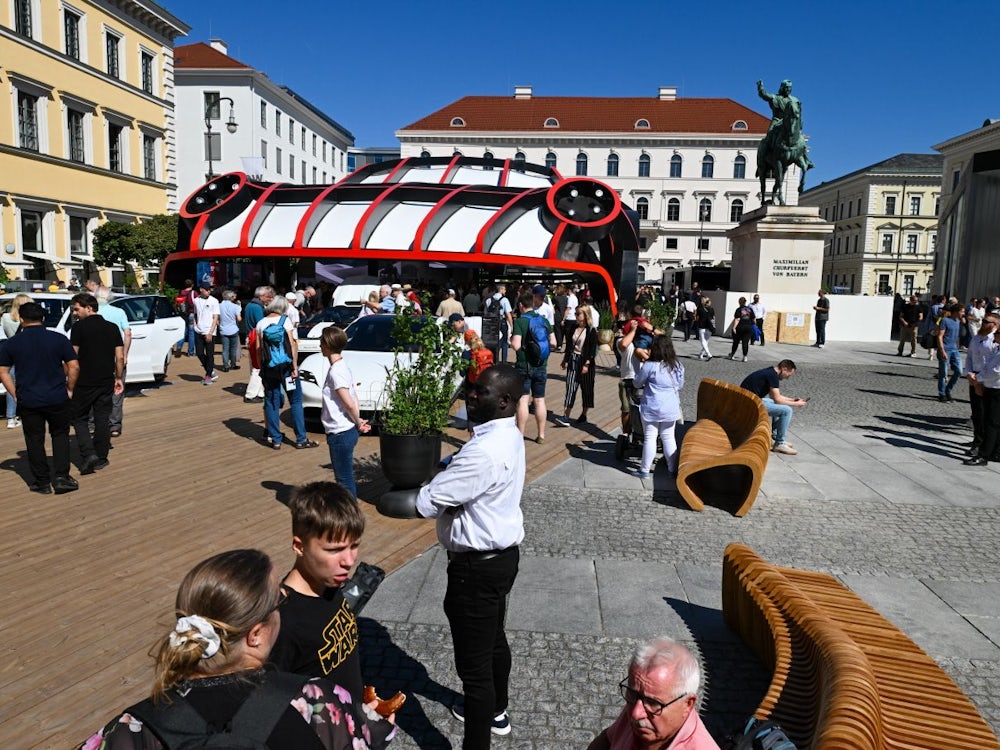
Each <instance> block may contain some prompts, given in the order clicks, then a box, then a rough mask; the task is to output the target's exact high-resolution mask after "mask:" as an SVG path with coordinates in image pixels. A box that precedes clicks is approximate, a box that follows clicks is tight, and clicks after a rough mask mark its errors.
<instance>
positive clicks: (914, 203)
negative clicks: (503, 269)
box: [910, 195, 920, 216]
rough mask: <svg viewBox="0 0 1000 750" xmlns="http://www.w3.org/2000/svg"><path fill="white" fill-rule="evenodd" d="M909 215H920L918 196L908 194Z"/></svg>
mask: <svg viewBox="0 0 1000 750" xmlns="http://www.w3.org/2000/svg"><path fill="white" fill-rule="evenodd" d="M910 216H920V196H919V195H911V196H910Z"/></svg>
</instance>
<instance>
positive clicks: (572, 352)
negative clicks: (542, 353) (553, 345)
mask: <svg viewBox="0 0 1000 750" xmlns="http://www.w3.org/2000/svg"><path fill="white" fill-rule="evenodd" d="M596 358H597V330H596V329H595V328H594V325H593V320H592V319H591V314H590V308H589V307H588V306H587V305H581V306H580V307H578V308H577V309H576V328H574V329H573V333H572V335H571V336H569V337H568V341H567V343H566V353H565V354H564V355H563V361H562V364H561V365H560V367H562V369H564V370H565V371H566V399H565V401H564V402H563V406H564V407H565V411H564V412H563V416H562V417H560V418H559V421H560V422H561V423H562V424H564V425H568V424H569V421H570V420H569V415H570V412H572V411H573V404H574V403H576V392H577V389H579V390H582V391H583V412H581V414H580V416H579V418H578V419H577V420H576V421H577V423H578V424H586V423H587V411H588V410H589V409H592V408H593V407H594V376H595V375H596V372H595V370H596V369H597V367H596V365H595V359H596Z"/></svg>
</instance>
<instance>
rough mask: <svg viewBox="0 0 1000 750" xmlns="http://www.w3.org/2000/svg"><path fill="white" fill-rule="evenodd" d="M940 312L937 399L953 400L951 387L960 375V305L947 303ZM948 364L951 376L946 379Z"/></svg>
mask: <svg viewBox="0 0 1000 750" xmlns="http://www.w3.org/2000/svg"><path fill="white" fill-rule="evenodd" d="M942 314H943V316H944V317H942V318H941V322H940V323H938V328H937V350H938V401H953V400H954V399H953V398H952V397H951V389H952V388H954V387H955V383H957V382H958V379H959V378H960V377H962V357H961V355H960V354H959V351H958V337H959V332H960V326H959V322H958V321H959V318H961V317H962V306H961V305H959V304H952V305H948V306H947V307H945V308H944V309H943V310H942ZM949 366H950V367H951V377H950V378H948V379H947V380H946V379H945V378H946V376H947V374H948V367H949Z"/></svg>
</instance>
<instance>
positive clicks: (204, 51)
mask: <svg viewBox="0 0 1000 750" xmlns="http://www.w3.org/2000/svg"><path fill="white" fill-rule="evenodd" d="M174 67H175V68H193V69H197V70H204V69H206V68H244V69H247V70H252V68H251V67H250V66H249V65H247V64H246V63H241V62H240V61H239V60H237V59H236V58H234V57H230V56H229V55H224V54H222V53H221V52H219V51H218V50H217V49H212V47H211V46H210V45H208V44H205V43H204V42H195V43H194V44H184V45H181V46H180V47H174Z"/></svg>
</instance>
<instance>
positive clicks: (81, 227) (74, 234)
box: [69, 216, 90, 255]
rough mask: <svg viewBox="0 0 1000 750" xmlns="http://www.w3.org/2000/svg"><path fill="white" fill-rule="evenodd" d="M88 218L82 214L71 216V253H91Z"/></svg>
mask: <svg viewBox="0 0 1000 750" xmlns="http://www.w3.org/2000/svg"><path fill="white" fill-rule="evenodd" d="M89 234H90V233H89V232H88V231H87V220H86V219H85V218H83V217H82V216H70V217H69V252H70V255H90V253H89V252H88V245H89V243H88V241H87V240H88V238H89Z"/></svg>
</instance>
